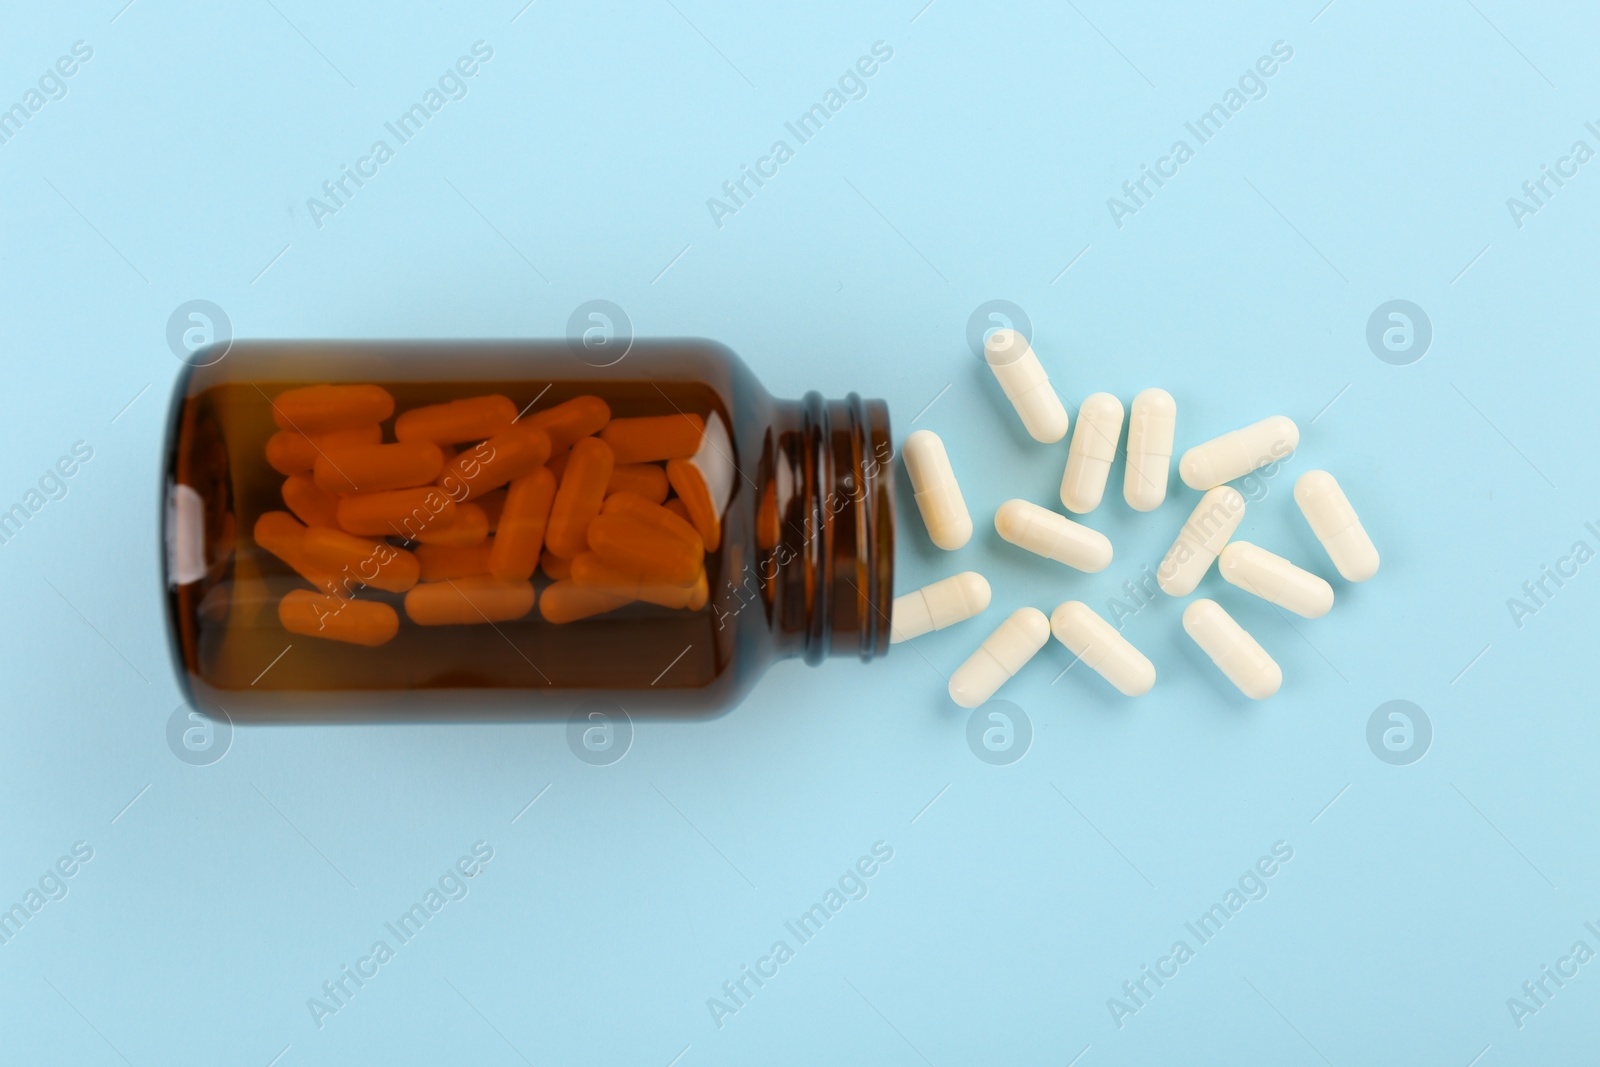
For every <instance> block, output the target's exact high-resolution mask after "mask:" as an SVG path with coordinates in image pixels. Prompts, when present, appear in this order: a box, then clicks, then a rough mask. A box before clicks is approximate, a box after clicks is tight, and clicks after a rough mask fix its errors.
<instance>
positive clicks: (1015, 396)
mask: <svg viewBox="0 0 1600 1067" xmlns="http://www.w3.org/2000/svg"><path fill="white" fill-rule="evenodd" d="M983 358H984V362H986V363H988V364H989V369H990V370H992V371H994V376H995V379H996V380H997V381H999V383H1000V388H1001V389H1002V390H1004V391H1005V394H1006V399H1007V400H1009V401H1011V406H1012V407H1014V408H1016V409H1017V415H1018V417H1020V418H1021V419H1022V425H1023V426H1024V427H1026V428H1027V431H1028V434H1029V436H1031V437H1032V438H1033V439H1034V440H1035V441H1042V442H1043V443H1045V444H1052V443H1053V442H1056V441H1059V440H1061V439H1062V438H1063V437H1065V436H1066V435H1067V409H1066V408H1065V407H1063V406H1062V404H1061V398H1060V397H1059V396H1057V395H1056V391H1055V390H1054V389H1053V388H1051V386H1050V376H1049V375H1048V374H1046V373H1045V372H1044V366H1043V365H1042V364H1041V363H1040V362H1039V357H1038V356H1036V355H1034V354H1033V346H1032V345H1030V344H1028V339H1027V338H1026V337H1024V336H1022V334H1020V333H1018V332H1017V331H1016V330H1011V329H1004V330H996V331H994V332H993V333H991V334H990V335H989V336H988V337H987V338H985V339H984V342H983Z"/></svg>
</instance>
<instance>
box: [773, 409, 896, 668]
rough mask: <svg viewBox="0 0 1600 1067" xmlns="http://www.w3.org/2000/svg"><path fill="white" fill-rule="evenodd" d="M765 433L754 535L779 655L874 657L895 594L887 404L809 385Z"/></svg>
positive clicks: (812, 659) (815, 659) (883, 647)
mask: <svg viewBox="0 0 1600 1067" xmlns="http://www.w3.org/2000/svg"><path fill="white" fill-rule="evenodd" d="M774 431H775V434H774V439H773V443H774V453H773V462H772V465H771V467H770V474H769V478H770V481H769V484H768V485H766V486H764V487H763V490H762V495H763V499H762V501H761V503H760V505H759V509H758V511H759V513H758V517H757V543H758V545H760V547H761V548H762V549H763V550H764V551H765V552H766V553H767V559H766V560H765V561H764V563H765V569H766V570H767V573H769V574H772V575H773V576H774V578H773V581H772V583H771V609H772V615H771V620H772V627H773V630H774V633H775V635H776V637H777V642H778V648H779V651H780V654H784V655H792V656H802V657H804V658H805V660H806V662H807V663H811V664H816V663H819V662H821V660H822V659H823V658H824V657H826V656H837V655H854V656H860V657H861V658H862V659H871V658H872V657H874V656H881V655H883V654H884V653H885V652H886V651H887V650H888V647H889V609H890V605H891V603H892V601H893V598H894V468H893V466H892V460H893V458H894V449H893V445H892V444H891V442H890V438H889V409H888V407H887V405H885V404H884V402H883V401H881V400H863V399H861V397H860V396H858V395H857V394H855V393H851V394H850V395H849V396H847V397H846V398H845V399H843V400H824V399H823V397H822V395H821V394H819V393H815V392H812V393H807V394H806V395H805V396H804V397H802V398H801V399H800V400H799V401H789V402H784V403H780V404H779V405H778V406H777V412H776V418H775V419H774ZM769 499H770V500H771V501H772V503H771V504H768V503H767V500H769ZM765 542H772V543H771V544H770V545H769V544H766V543H765Z"/></svg>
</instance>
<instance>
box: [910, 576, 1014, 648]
mask: <svg viewBox="0 0 1600 1067" xmlns="http://www.w3.org/2000/svg"><path fill="white" fill-rule="evenodd" d="M989 596H990V593H989V582H988V579H986V578H984V576H983V575H981V574H979V573H978V572H977V571H962V572H961V573H960V574H956V575H952V576H951V577H949V578H945V579H942V580H940V581H937V582H934V583H933V584H932V585H925V586H923V587H922V588H921V589H915V590H912V591H911V592H909V593H907V594H906V595H904V596H897V597H895V598H894V605H893V606H892V607H891V608H890V609H889V643H890V644H891V645H897V644H899V643H900V642H901V641H909V640H911V639H912V638H913V637H921V636H922V635H923V634H925V633H930V632H931V631H934V630H942V629H944V628H945V627H946V626H951V625H954V624H955V623H958V622H962V621H963V620H966V619H970V618H972V617H973V616H974V615H977V614H980V613H981V612H983V611H984V610H985V609H986V608H988V606H989Z"/></svg>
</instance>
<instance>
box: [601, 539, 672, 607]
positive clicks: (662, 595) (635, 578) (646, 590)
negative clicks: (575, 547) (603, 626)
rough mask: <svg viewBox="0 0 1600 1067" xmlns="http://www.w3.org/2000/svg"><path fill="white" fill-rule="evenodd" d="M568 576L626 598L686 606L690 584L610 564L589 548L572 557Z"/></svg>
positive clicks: (664, 605) (649, 602) (665, 605)
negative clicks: (660, 578) (570, 575)
mask: <svg viewBox="0 0 1600 1067" xmlns="http://www.w3.org/2000/svg"><path fill="white" fill-rule="evenodd" d="M572 580H573V581H574V582H577V583H578V584H579V585H581V586H584V587H586V588H589V589H602V590H605V591H606V592H608V593H614V594H616V595H617V596H622V597H626V598H628V599H629V600H643V601H644V602H645V603H647V604H659V605H660V606H661V607H664V608H682V607H687V606H688V604H689V601H690V600H692V599H693V598H694V586H693V585H692V584H691V585H673V584H671V583H670V582H663V581H659V580H654V579H649V578H642V577H640V576H639V575H637V574H629V573H628V572H627V571H624V570H620V569H619V568H617V567H614V566H612V565H611V564H609V563H607V562H606V561H605V560H603V559H601V558H600V557H599V556H597V555H595V554H594V553H593V552H580V553H578V555H577V556H576V557H575V558H574V559H573V561H572Z"/></svg>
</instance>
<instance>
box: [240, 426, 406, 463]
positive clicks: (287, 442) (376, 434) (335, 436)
mask: <svg viewBox="0 0 1600 1067" xmlns="http://www.w3.org/2000/svg"><path fill="white" fill-rule="evenodd" d="M382 440H383V427H381V426H379V425H378V424H377V423H373V424H372V425H370V426H357V427H355V428H354V429H349V430H334V431H333V432H332V433H320V434H317V435H316V436H315V437H307V436H306V435H305V434H303V433H295V432H294V431H293V430H279V431H278V432H277V433H275V434H273V435H272V436H271V437H269V438H267V465H268V466H270V467H271V468H272V469H273V470H275V471H277V472H278V473H279V474H299V473H301V472H303V471H309V470H310V469H311V465H312V464H313V463H315V462H316V461H317V457H318V456H320V455H322V453H324V452H326V451H328V450H329V449H334V448H348V447H349V446H350V445H375V444H377V443H379V442H380V441H382Z"/></svg>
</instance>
